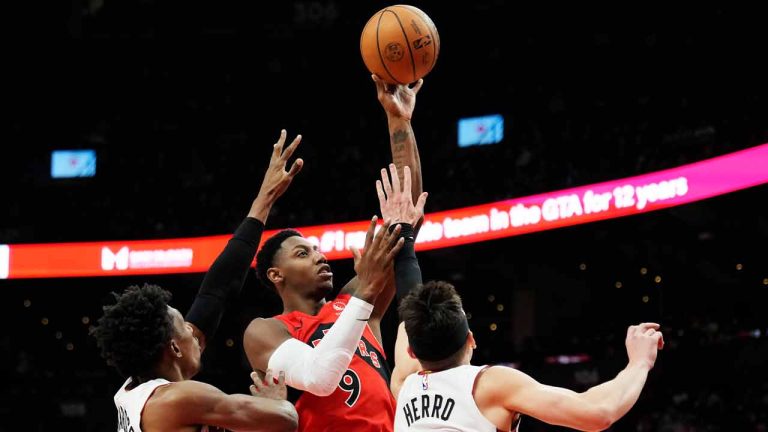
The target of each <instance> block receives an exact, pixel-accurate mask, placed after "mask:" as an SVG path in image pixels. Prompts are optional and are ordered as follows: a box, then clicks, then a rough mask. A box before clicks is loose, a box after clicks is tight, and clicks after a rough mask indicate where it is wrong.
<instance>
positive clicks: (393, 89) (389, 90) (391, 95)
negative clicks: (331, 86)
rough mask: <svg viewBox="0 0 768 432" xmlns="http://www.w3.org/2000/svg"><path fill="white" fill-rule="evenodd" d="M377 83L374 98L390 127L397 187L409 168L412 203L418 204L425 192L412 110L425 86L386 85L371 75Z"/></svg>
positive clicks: (419, 84)
mask: <svg viewBox="0 0 768 432" xmlns="http://www.w3.org/2000/svg"><path fill="white" fill-rule="evenodd" d="M371 78H372V79H373V81H374V82H375V83H376V95H377V97H378V99H379V102H380V103H381V106H382V107H383V108H384V111H385V112H386V113H387V124H388V126H389V145H390V148H391V150H392V162H393V163H394V164H395V166H396V167H397V168H398V170H399V172H400V175H399V180H400V183H403V182H404V174H403V173H404V171H403V168H404V167H406V166H408V167H410V168H411V175H412V178H411V181H412V183H413V189H412V190H411V193H412V199H413V202H416V201H418V199H419V196H420V195H421V193H422V192H423V191H424V186H423V182H422V179H421V159H420V158H419V148H418V147H417V146H416V136H415V135H414V134H413V128H412V127H411V118H412V117H413V110H414V108H415V107H416V94H417V93H418V92H419V90H420V89H421V86H422V85H423V84H424V80H423V79H420V80H419V81H418V82H416V84H415V85H414V86H413V87H409V86H407V85H393V84H387V83H385V82H384V81H382V80H381V79H379V77H377V76H376V75H371Z"/></svg>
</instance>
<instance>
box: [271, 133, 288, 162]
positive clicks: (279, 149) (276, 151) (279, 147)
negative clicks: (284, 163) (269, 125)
mask: <svg viewBox="0 0 768 432" xmlns="http://www.w3.org/2000/svg"><path fill="white" fill-rule="evenodd" d="M287 134H288V132H286V130H285V129H282V130H281V131H280V137H279V138H278V139H277V142H276V143H275V145H274V148H273V149H272V157H273V158H279V157H280V155H281V154H282V153H283V144H284V143H285V136H286V135H287Z"/></svg>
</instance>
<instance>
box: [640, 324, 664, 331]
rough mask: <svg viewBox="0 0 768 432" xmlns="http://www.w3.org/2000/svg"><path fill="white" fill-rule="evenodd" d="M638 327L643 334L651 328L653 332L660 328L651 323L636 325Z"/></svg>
mask: <svg viewBox="0 0 768 432" xmlns="http://www.w3.org/2000/svg"><path fill="white" fill-rule="evenodd" d="M638 327H639V328H640V330H641V331H643V332H645V330H647V329H649V328H652V329H654V330H658V329H659V328H661V326H660V325H659V324H657V323H653V322H647V323H642V324H640V325H638Z"/></svg>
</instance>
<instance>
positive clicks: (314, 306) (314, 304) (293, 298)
mask: <svg viewBox="0 0 768 432" xmlns="http://www.w3.org/2000/svg"><path fill="white" fill-rule="evenodd" d="M324 304H325V298H323V297H320V298H316V297H314V296H297V295H286V296H284V297H283V313H284V314H287V313H291V312H301V313H305V314H307V315H317V313H318V312H319V311H320V308H322V307H323V305H324Z"/></svg>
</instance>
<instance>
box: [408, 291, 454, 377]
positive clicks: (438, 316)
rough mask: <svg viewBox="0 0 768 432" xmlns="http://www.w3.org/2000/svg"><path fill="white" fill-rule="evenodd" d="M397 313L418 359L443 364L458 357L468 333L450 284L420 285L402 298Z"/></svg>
mask: <svg viewBox="0 0 768 432" xmlns="http://www.w3.org/2000/svg"><path fill="white" fill-rule="evenodd" d="M398 310H399V312H400V318H401V319H402V320H403V321H404V322H405V331H406V333H407V334H408V341H409V345H410V346H411V349H412V350H413V351H414V354H416V356H417V357H418V358H419V360H425V361H429V362H437V361H440V362H442V361H443V360H451V359H453V360H455V359H456V358H457V357H456V356H460V355H461V352H462V348H463V347H464V342H465V341H466V337H467V332H468V331H469V330H468V327H467V317H466V315H465V314H464V309H463V307H462V304H461V297H459V294H458V293H457V292H456V288H454V286H453V285H451V284H450V283H448V282H444V281H430V282H427V283H426V284H424V285H419V286H418V287H416V288H414V289H413V290H412V291H411V292H410V293H409V294H408V295H407V296H405V298H404V299H403V300H402V302H401V303H400V307H399V309H398Z"/></svg>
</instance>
